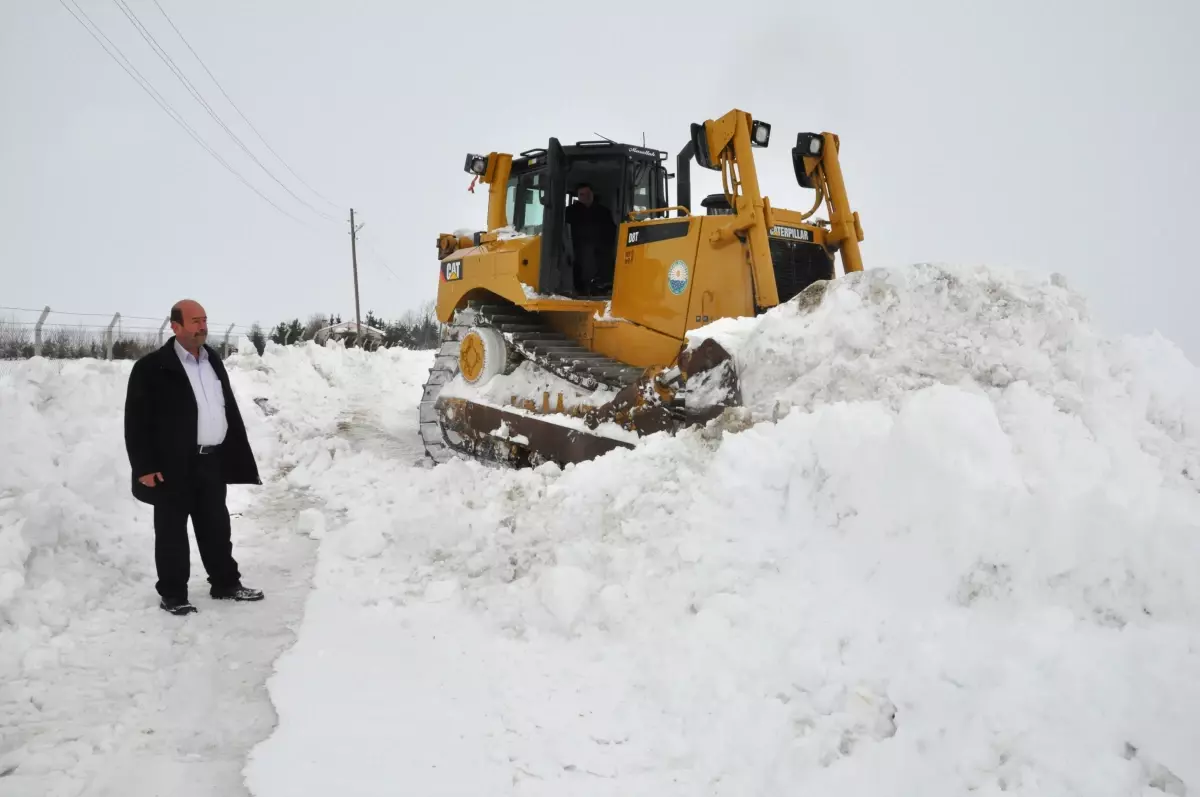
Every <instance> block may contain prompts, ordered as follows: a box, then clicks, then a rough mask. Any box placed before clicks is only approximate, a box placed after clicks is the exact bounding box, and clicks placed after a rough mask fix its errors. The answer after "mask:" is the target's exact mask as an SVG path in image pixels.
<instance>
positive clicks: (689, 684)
mask: <svg viewBox="0 0 1200 797" xmlns="http://www.w3.org/2000/svg"><path fill="white" fill-rule="evenodd" d="M803 305H804V300H801V301H797V302H794V303H792V304H789V305H785V306H782V307H779V308H776V309H775V310H773V311H771V312H770V313H768V314H766V315H764V316H761V317H759V318H757V319H738V320H728V321H722V322H718V323H717V324H713V325H711V326H710V327H707V328H705V329H704V330H701V331H700V333H699V334H698V335H697V336H696V338H695V339H694V341H693V342H695V341H696V340H699V339H700V338H702V337H704V336H708V335H711V336H712V337H715V338H716V339H717V340H718V341H719V342H721V343H722V345H725V346H726V347H727V348H728V349H729V350H730V352H731V354H732V355H733V359H734V361H735V363H736V366H737V370H738V373H739V377H740V379H741V386H742V390H743V393H744V394H745V397H746V399H747V400H748V404H749V409H748V410H747V411H746V412H745V413H736V412H734V413H730V414H729V415H728V416H727V417H726V418H723V419H720V420H718V421H716V422H714V423H713V424H711V425H710V426H709V427H708V428H705V429H696V430H692V431H690V432H688V433H686V434H682V435H679V436H678V437H674V438H671V437H667V436H663V435H658V436H654V437H651V438H647V439H644V440H643V441H642V442H641V444H640V445H638V446H637V447H635V448H634V449H632V450H625V449H620V450H617V451H614V452H612V453H611V454H608V455H606V456H604V457H602V458H600V459H597V460H595V461H592V462H588V463H583V464H581V465H575V466H569V467H567V468H563V469H560V468H558V467H556V466H554V465H544V466H542V467H540V468H538V469H536V470H525V471H519V472H512V471H504V470H500V469H496V468H493V467H488V466H484V465H480V464H477V463H472V462H465V461H461V460H455V461H451V462H449V463H447V464H444V465H439V466H436V467H432V466H429V465H428V463H422V462H421V461H420V447H419V443H418V441H417V438H416V434H415V422H416V405H417V402H418V401H419V400H420V394H421V384H422V383H423V381H424V379H425V375H426V370H427V369H428V367H429V365H430V364H431V363H432V353H431V352H419V353H418V352H405V351H402V350H396V349H392V350H385V351H380V352H362V351H359V350H346V349H344V348H342V347H337V346H331V347H328V348H321V347H318V346H315V345H312V344H307V345H304V346H295V347H279V346H275V345H273V344H268V346H267V350H266V351H265V352H264V355H263V356H262V357H258V356H257V355H252V354H248V353H247V354H241V353H239V354H238V355H237V356H236V357H232V358H231V359H230V369H231V375H232V377H233V379H234V382H235V389H236V390H237V391H238V393H239V398H240V404H241V406H242V407H243V412H244V413H245V414H247V416H249V418H250V421H249V422H250V424H251V430H252V435H253V437H252V440H253V441H254V442H255V445H256V450H257V449H261V453H260V459H261V460H262V461H263V463H264V465H265V470H264V473H265V474H266V475H267V479H266V481H267V482H268V483H267V484H266V485H264V487H263V488H257V489H247V490H245V491H241V492H239V495H238V502H239V503H238V506H239V508H242V509H244V510H245V513H244V514H243V515H242V517H241V518H239V519H237V520H235V524H236V525H235V551H245V552H246V555H245V557H244V558H245V561H246V569H247V570H248V571H249V573H251V574H253V575H254V576H256V578H255V579H254V580H255V581H256V582H257V583H260V584H262V585H263V586H264V589H266V590H267V593H268V598H267V600H266V601H264V602H262V603H260V604H256V605H252V606H236V607H228V609H226V608H225V607H217V606H213V605H211V604H209V603H208V602H207V601H204V600H201V601H199V603H200V608H201V613H200V614H199V615H193V616H192V617H190V618H172V617H169V616H167V615H164V614H163V613H161V612H158V611H157V610H156V609H155V608H154V598H153V568H152V565H151V560H150V553H151V552H150V550H149V547H150V546H149V543H150V542H151V541H152V535H151V533H150V531H149V526H148V520H147V517H146V515H145V513H144V512H142V511H141V510H140V509H139V507H138V506H137V505H134V504H132V503H130V502H131V501H132V499H128V500H126V498H125V496H127V495H128V490H127V485H126V483H125V480H126V478H127V471H126V468H125V465H124V460H123V458H124V453H123V450H122V449H121V445H120V438H119V425H120V406H121V401H122V399H123V387H124V373H126V371H124V370H123V367H122V366H121V365H119V364H117V365H111V364H104V363H94V362H93V363H81V364H72V365H68V366H60V365H58V364H49V363H47V361H44V360H42V361H30V362H20V363H8V364H5V365H3V366H0V421H2V422H3V427H0V428H3V429H4V431H3V433H2V436H0V454H2V457H0V613H2V614H0V617H2V618H3V623H4V625H3V626H0V635H2V636H0V651H2V653H0V676H3V683H4V684H5V686H4V687H3V691H0V696H3V701H4V702H3V704H2V705H0V716H3V717H5V720H4V724H3V725H2V726H0V727H2V729H3V730H2V731H0V732H2V733H3V737H2V739H0V740H2V742H3V746H2V747H0V772H3V771H4V770H5V769H6V768H7V767H9V766H14V765H15V766H16V767H17V769H16V770H15V771H14V773H13V774H11V775H9V776H7V777H0V795H5V794H8V793H36V794H84V793H88V794H91V793H99V794H104V793H110V792H107V791H104V790H103V789H97V788H96V787H95V786H94V785H93V786H92V787H91V788H92V791H86V789H87V788H89V786H88V784H89V783H92V784H94V783H96V782H97V781H94V780H90V779H91V778H94V777H95V774H94V773H95V772H97V771H99V770H101V769H102V768H103V769H105V771H106V772H107V773H108V774H109V776H110V777H113V778H116V777H117V776H116V775H115V774H114V773H115V772H116V769H115V768H112V767H111V762H113V761H116V762H132V763H133V765H134V766H135V767H136V769H134V770H132V772H134V773H136V776H135V775H129V776H128V777H126V778H125V780H124V781H120V780H119V779H118V780H113V781H111V787H110V788H111V789H112V791H111V793H114V794H115V793H121V794H129V793H134V794H137V793H139V792H138V791H136V789H137V788H141V789H142V792H140V793H146V794H149V793H155V792H154V791H153V790H154V789H159V790H161V791H162V792H163V793H166V792H167V791H170V792H171V793H206V794H210V793H221V794H230V793H247V794H253V795H257V796H258V797H272V796H274V795H287V796H288V797H294V796H296V795H309V794H312V795H324V794H329V793H346V794H354V795H376V794H379V795H383V794H395V793H397V791H401V792H404V793H414V794H428V795H439V794H483V793H486V794H512V795H542V794H546V795H549V794H563V793H571V794H582V795H608V794H614V795H615V794H622V795H625V794H655V795H672V794H697V793H704V794H713V795H724V794H729V795H733V794H737V795H747V794H764V795H766V794H772V795H774V794H783V793H817V794H845V795H855V794H864V795H865V794H870V795H889V794H895V795H911V794H922V795H959V794H964V793H967V792H975V793H980V794H999V793H1001V792H1007V793H1016V794H1034V793H1037V794H1068V793H1078V794H1088V795H1126V794H1147V795H1148V794H1162V793H1164V792H1165V793H1169V794H1183V793H1184V790H1185V789H1187V787H1190V788H1191V791H1195V790H1196V789H1197V788H1200V761H1198V760H1197V758H1196V756H1195V751H1196V750H1197V749H1200V681H1198V680H1197V679H1196V677H1195V673H1196V672H1198V671H1200V581H1198V580H1197V579H1196V577H1195V574H1196V573H1197V572H1200V372H1198V370H1197V369H1196V368H1195V366H1194V365H1193V364H1191V363H1189V362H1188V361H1187V360H1186V358H1184V357H1183V355H1182V354H1181V353H1180V352H1179V350H1178V349H1177V348H1176V347H1175V346H1173V345H1172V344H1171V343H1170V342H1168V341H1166V340H1163V339H1162V338H1161V337H1159V336H1156V335H1155V336H1147V337H1143V338H1108V337H1105V336H1104V335H1103V334H1102V332H1101V331H1100V330H1097V329H1096V328H1094V327H1093V326H1092V325H1091V324H1090V322H1089V321H1088V319H1087V314H1086V308H1085V306H1084V304H1083V303H1082V301H1081V300H1080V298H1079V297H1078V296H1076V295H1075V294H1073V293H1072V292H1071V291H1070V290H1069V289H1068V288H1067V287H1066V286H1065V285H1063V284H1062V282H1061V280H1058V279H1045V280H1043V279H1038V278H1034V277H1028V276H1024V275H1020V274H1016V273H1010V272H1006V271H1003V270H999V269H974V268H952V269H951V268H946V267H941V266H932V265H921V266H914V267H910V268H903V269H891V270H887V271H883V270H880V271H872V272H864V273H861V274H852V275H850V276H849V277H846V278H839V279H838V280H837V281H835V282H834V283H833V284H831V285H830V286H829V288H828V289H827V290H826V292H825V296H824V299H823V301H821V302H820V303H819V304H815V305H812V306H803ZM55 369H60V370H59V371H57V372H56V371H55ZM253 399H262V401H260V402H255V401H254V400H253ZM85 402H86V406H85ZM10 430H15V431H10ZM72 455H73V456H72ZM314 548H315V554H314V552H313V549H314ZM310 554H312V555H313V556H314V557H315V558H309V557H310ZM268 563H272V564H273V565H274V567H273V568H269V567H268ZM193 573H194V581H193V583H194V584H195V583H196V575H197V574H199V573H202V571H201V570H199V568H198V563H197V569H195V570H194V571H193ZM248 579H249V576H248ZM289 591H290V594H291V595H292V596H295V597H297V598H299V599H300V600H302V601H303V605H302V607H301V606H299V605H297V606H295V608H296V610H297V613H296V614H293V615H290V616H289V615H288V610H287V609H286V607H285V606H284V602H285V599H283V598H277V597H276V596H277V595H278V594H279V593H280V592H284V594H288V593H289ZM300 608H302V610H303V614H302V620H300V622H299V623H298V624H296V625H295V626H294V643H292V644H290V646H289V644H288V643H289V642H290V641H291V638H292V633H293V632H292V631H291V630H290V629H289V623H293V622H294V621H295V620H296V617H297V615H298V611H299V609H300ZM12 651H17V653H16V654H14V653H12ZM281 651H282V652H281ZM276 654H278V655H276ZM164 662H165V663H166V666H163V663H164ZM234 664H237V665H238V669H237V670H230V669H228V668H229V667H231V666H232V665H234ZM197 679H199V680H197ZM264 682H265V683H266V694H265V695H264V694H263V691H262V689H261V688H260V687H261V684H263V683H264ZM14 684H15V685H14ZM200 684H202V685H203V686H202V687H201V688H200V689H199V693H198V694H195V695H191V694H190V692H189V691H188V690H194V689H196V688H197V687H198V686H199V685H200ZM268 697H269V703H268V702H267V700H268ZM164 707H166V708H164ZM272 710H273V712H274V716H276V717H277V720H278V721H277V722H276V723H274V724H273V725H272V724H271V723H270V722H269V721H264V720H263V717H264V715H267V716H270V713H271V711H272ZM10 717H15V718H16V719H15V720H12V719H9V718H10ZM147 729H150V730H154V731H155V733H153V734H146V733H145V731H146V730H147ZM161 737H165V738H161ZM114 751H120V753H119V754H117V753H115V752H114ZM189 754H191V755H193V756H195V758H188V757H187V756H188V755H189ZM242 756H245V759H244V766H241V765H240V763H238V764H237V766H241V768H240V775H241V776H243V777H244V779H245V783H244V786H238V785H234V781H235V778H234V775H235V774H238V773H237V772H236V771H235V762H241V761H242V758H241V757H242ZM188 767H193V769H187V768H188ZM185 770H186V771H188V772H192V773H196V774H194V775H193V776H192V777H191V778H190V780H186V781H184V780H183V776H182V775H181V774H179V773H182V772H184V771H185ZM173 777H174V780H172V778H173ZM22 778H24V780H21V779H22ZM131 784H132V785H131ZM180 784H182V785H180ZM189 788H190V789H192V792H187V791H182V792H181V791H180V790H181V789H189ZM6 789H10V790H11V789H16V790H17V791H15V792H11V791H9V792H6V791H5V790H6ZM22 789H23V790H24V791H22ZM172 789H174V790H173V791H172ZM239 789H244V792H239Z"/></svg>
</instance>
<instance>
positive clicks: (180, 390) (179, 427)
mask: <svg viewBox="0 0 1200 797" xmlns="http://www.w3.org/2000/svg"><path fill="white" fill-rule="evenodd" d="M204 348H206V349H207V350H208V361H209V362H210V363H211V364H212V367H213V371H215V372H216V374H217V378H218V379H220V381H221V388H222V391H223V392H224V394H225V418H226V420H227V421H228V422H229V430H228V431H227V432H226V434H225V442H224V443H222V445H221V447H220V449H218V452H217V453H214V454H211V455H205V456H217V457H219V458H220V461H221V470H222V472H223V474H224V477H225V483H226V484H262V480H261V479H260V478H259V475H258V466H257V465H256V464H255V462H254V453H253V452H252V451H251V450H250V441H249V439H248V438H247V437H246V426H245V424H244V423H243V422H242V415H241V412H239V411H238V406H237V401H235V400H234V397H233V390H232V389H230V387H229V374H228V373H227V372H226V371H225V366H224V364H223V363H222V362H221V361H220V359H218V358H217V353H216V352H215V351H213V349H212V348H211V347H210V346H205V347H204ZM196 423H197V408H196V397H195V394H194V393H193V392H192V385H191V382H189V381H188V376H187V372H185V371H184V370H183V363H181V362H180V361H179V355H178V354H176V352H175V338H174V337H172V338H171V339H170V340H168V341H167V343H166V345H165V346H163V347H162V348H160V349H158V350H157V351H153V352H151V353H149V354H147V355H146V356H144V357H142V358H141V359H139V360H138V361H137V362H136V363H134V365H133V370H132V371H131V372H130V374H129V387H128V390H127V392H126V395H125V451H126V453H128V454H129V465H130V467H131V469H132V471H133V473H132V474H131V478H132V489H133V496H134V498H136V499H138V500H139V501H141V502H143V503H147V504H154V503H156V502H158V501H160V500H162V499H164V498H167V499H170V498H171V497H172V496H173V494H174V493H175V492H176V490H175V489H172V488H175V487H176V486H177V485H179V486H182V485H185V484H187V481H188V470H189V468H190V464H191V461H192V457H193V455H194V454H195V452H196ZM147 473H162V475H163V481H162V482H161V483H156V484H155V485H154V487H147V486H146V485H144V484H142V483H141V482H139V481H138V478H139V477H140V476H145V475H146V474H147Z"/></svg>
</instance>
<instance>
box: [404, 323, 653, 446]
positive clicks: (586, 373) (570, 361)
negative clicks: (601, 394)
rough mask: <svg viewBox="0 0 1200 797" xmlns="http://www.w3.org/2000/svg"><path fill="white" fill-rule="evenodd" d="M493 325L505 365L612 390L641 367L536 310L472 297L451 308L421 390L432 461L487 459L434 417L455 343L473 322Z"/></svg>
mask: <svg viewBox="0 0 1200 797" xmlns="http://www.w3.org/2000/svg"><path fill="white" fill-rule="evenodd" d="M484 325H487V326H492V327H495V328H496V329H498V330H499V331H500V332H501V333H502V334H503V335H504V337H505V340H506V341H507V343H508V347H509V357H510V363H509V366H510V367H509V368H508V369H506V370H511V367H514V366H515V365H517V364H518V363H519V362H520V361H521V360H527V361H529V362H531V363H533V364H534V365H536V366H538V367H539V368H541V369H543V370H545V371H546V372H548V373H552V374H554V375H555V376H557V377H560V378H561V379H565V380H566V381H568V382H570V383H571V384H573V385H576V386H578V387H580V388H583V389H585V390H595V389H597V388H601V387H608V388H612V389H614V390H620V389H621V388H623V387H625V386H627V385H630V384H633V383H634V382H635V381H637V379H638V378H639V377H640V376H641V375H642V373H643V372H644V369H642V368H638V367H636V366H632V365H628V364H626V363H622V362H620V361H618V360H614V359H613V358H611V357H606V356H605V355H603V354H597V353H596V352H593V351H589V350H588V349H587V348H586V347H584V346H582V345H581V344H579V343H578V342H577V341H575V340H574V339H572V338H571V337H569V336H567V335H565V334H563V333H562V332H559V331H558V330H556V329H554V328H553V327H551V326H550V325H549V324H547V323H545V321H543V320H542V319H541V318H539V317H538V316H537V315H536V314H534V313H530V312H528V311H526V310H524V309H523V308H521V307H518V306H516V305H514V304H509V303H505V302H482V303H475V302H472V303H470V304H469V305H468V307H467V308H465V309H464V310H461V311H459V312H458V313H456V314H455V317H454V319H453V320H452V321H451V323H450V324H449V326H448V327H447V328H446V330H445V332H444V333H443V336H442V340H441V342H440V344H439V347H438V352H437V356H436V357H435V359H434V362H433V365H432V366H431V367H430V369H429V378H428V379H427V380H426V382H425V387H424V390H423V393H422V395H421V403H420V407H419V413H420V417H419V429H420V434H421V442H422V444H423V445H424V447H425V454H426V456H428V457H429V459H431V460H433V462H434V463H439V464H440V463H443V462H447V461H449V460H450V459H451V458H453V457H454V456H455V455H456V454H457V455H461V456H465V457H469V458H471V459H476V460H481V461H488V460H489V458H488V457H486V456H482V455H481V454H480V453H479V452H478V451H475V450H473V449H471V448H468V447H466V446H462V445H458V444H456V443H454V442H453V441H452V440H451V439H450V438H449V437H448V436H447V435H446V434H445V432H444V431H443V430H442V427H441V424H440V423H439V422H438V415H437V410H436V408H435V404H436V403H437V400H438V396H440V395H441V392H442V388H443V387H444V386H445V385H446V384H447V383H449V382H450V381H452V380H453V379H454V378H455V377H456V376H457V375H458V351H459V344H460V342H461V341H462V338H463V336H464V335H466V333H467V332H468V331H469V330H470V329H471V328H472V327H475V326H484Z"/></svg>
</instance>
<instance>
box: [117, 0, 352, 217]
mask: <svg viewBox="0 0 1200 797" xmlns="http://www.w3.org/2000/svg"><path fill="white" fill-rule="evenodd" d="M113 2H114V3H115V4H116V6H117V7H118V8H119V9H120V10H121V13H122V14H124V15H125V18H126V19H128V20H129V22H130V24H131V25H133V27H134V29H135V30H137V32H138V34H139V35H140V36H141V37H142V39H143V40H145V42H146V44H148V45H150V49H151V50H153V51H154V54H155V55H157V56H158V58H159V60H160V61H162V62H163V63H164V64H166V65H167V68H168V69H170V70H171V72H172V73H173V74H174V75H175V77H176V78H178V79H179V82H180V83H182V84H183V87H184V88H186V89H187V90H188V92H189V93H190V94H191V95H192V97H193V98H194V99H195V100H196V102H198V103H200V106H201V107H202V108H204V110H205V111H206V112H207V113H208V115H209V116H210V117H212V119H213V121H214V122H216V123H217V124H218V125H220V126H221V128H222V129H223V130H224V131H225V133H226V134H227V135H228V136H229V137H230V138H231V139H233V142H234V143H235V144H237V145H238V146H239V147H240V148H241V150H242V151H243V152H245V153H246V155H247V156H248V157H249V158H250V159H251V160H252V161H254V162H255V163H256V164H257V165H258V167H259V168H260V169H262V170H263V171H264V172H266V174H267V176H268V177H270V178H271V179H272V180H274V181H275V182H276V183H278V184H279V187H280V188H282V189H283V190H284V191H287V192H288V193H289V194H291V195H292V197H293V198H294V199H295V200H296V201H297V202H299V203H300V204H302V205H304V206H305V207H307V208H308V209H309V210H311V211H312V212H314V213H316V214H317V215H318V216H321V217H323V218H325V219H327V220H328V221H334V220H335V219H334V218H333V217H332V216H330V215H329V214H328V213H325V212H324V211H320V210H317V209H316V208H315V207H313V206H312V205H311V204H310V203H309V202H308V201H307V200H305V199H303V198H302V197H300V196H299V195H297V194H296V193H295V192H294V191H292V189H290V188H288V187H287V186H286V185H284V184H283V181H282V180H280V179H279V178H278V177H276V176H275V174H274V173H273V172H272V171H271V170H270V169H268V168H267V167H266V166H265V165H263V162H262V161H260V160H259V159H258V157H257V156H256V155H255V154H254V153H253V152H251V151H250V149H249V147H247V146H246V145H245V143H244V142H243V141H242V140H241V139H240V138H238V136H237V134H235V133H234V132H233V131H232V130H230V129H229V125H227V124H225V121H224V120H223V119H221V117H220V116H218V115H217V112H216V111H214V110H213V108H212V106H211V105H210V104H209V103H208V101H207V100H206V99H204V97H203V95H201V94H200V91H199V90H198V89H197V88H196V87H195V85H194V84H193V83H192V81H191V80H189V79H188V77H187V75H185V74H183V71H182V70H181V69H180V68H179V67H178V65H176V63H175V60H174V59H173V58H171V56H170V55H169V54H168V53H167V51H166V50H165V49H163V47H162V45H160V44H159V43H158V40H157V39H155V38H154V34H152V33H151V32H150V30H149V29H148V28H147V27H146V26H145V25H144V24H142V21H141V19H139V18H138V15H137V13H136V12H134V10H133V9H132V8H130V7H129V5H128V4H127V3H126V2H125V0H113Z"/></svg>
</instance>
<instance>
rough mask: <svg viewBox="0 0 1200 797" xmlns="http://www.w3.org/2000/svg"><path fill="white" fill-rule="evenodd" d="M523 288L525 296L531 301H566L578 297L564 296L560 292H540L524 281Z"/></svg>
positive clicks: (571, 300)
mask: <svg viewBox="0 0 1200 797" xmlns="http://www.w3.org/2000/svg"><path fill="white" fill-rule="evenodd" d="M521 290H522V291H524V293H525V298H526V299H528V300H530V301H537V300H539V299H552V300H555V301H564V302H573V301H577V299H575V298H573V297H571V296H563V295H562V294H559V293H538V292H537V290H535V289H534V288H533V286H532V285H527V284H525V283H524V282H522V283H521Z"/></svg>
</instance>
